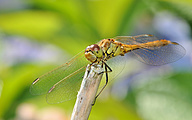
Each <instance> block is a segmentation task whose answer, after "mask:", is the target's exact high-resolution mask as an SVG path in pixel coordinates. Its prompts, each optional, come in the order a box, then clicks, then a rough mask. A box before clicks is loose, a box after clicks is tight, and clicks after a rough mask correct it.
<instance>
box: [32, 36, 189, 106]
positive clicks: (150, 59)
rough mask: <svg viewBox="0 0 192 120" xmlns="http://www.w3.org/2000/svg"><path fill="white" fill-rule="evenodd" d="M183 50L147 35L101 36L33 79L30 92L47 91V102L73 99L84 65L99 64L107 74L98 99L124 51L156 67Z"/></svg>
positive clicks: (182, 54)
mask: <svg viewBox="0 0 192 120" xmlns="http://www.w3.org/2000/svg"><path fill="white" fill-rule="evenodd" d="M185 52H186V51H185V48H184V47H183V46H181V45H180V44H178V43H176V42H171V41H169V40H166V39H158V38H157V37H155V36H153V35H150V34H142V35H137V36H117V37H115V38H109V39H103V40H101V41H99V42H98V43H97V44H93V45H89V46H88V47H87V48H86V49H85V50H83V51H81V52H80V53H79V54H77V55H76V56H74V57H73V58H72V59H70V60H69V61H68V62H66V63H65V64H63V65H61V66H59V67H57V68H55V69H53V70H51V71H50V72H47V73H45V74H44V75H42V76H40V77H38V78H37V79H35V80H34V81H33V83H32V85H31V87H30V92H31V93H32V94H33V95H43V94H46V100H47V102H48V103H61V102H64V101H68V100H71V99H73V98H76V95H77V93H78V90H79V88H80V85H81V81H82V77H83V76H84V73H85V69H86V66H87V65H88V64H90V65H92V64H93V63H94V64H101V66H102V67H103V70H104V71H105V72H104V73H105V74H106V75H105V82H104V83H105V84H104V85H103V86H102V87H101V89H100V91H99V92H98V94H97V96H96V97H95V98H97V97H98V96H99V95H100V93H101V92H102V91H103V89H104V88H105V87H106V85H107V84H108V81H109V77H108V75H109V73H110V74H112V76H115V75H118V74H119V73H120V72H121V71H117V70H116V68H113V67H111V66H113V65H114V64H119V63H120V62H121V60H122V59H121V58H123V57H125V55H126V54H128V55H130V56H132V57H134V58H136V59H137V60H139V61H141V62H143V63H145V64H148V65H154V66H159V65H164V64H168V63H172V62H175V61H177V60H179V59H180V58H182V57H183V56H184V55H185ZM115 58H120V59H117V60H116V61H115V62H116V63H115V62H114V61H112V62H110V61H111V60H112V59H115ZM109 63H110V64H109ZM115 70H116V71H115ZM114 71H115V72H114ZM111 79H112V78H111Z"/></svg>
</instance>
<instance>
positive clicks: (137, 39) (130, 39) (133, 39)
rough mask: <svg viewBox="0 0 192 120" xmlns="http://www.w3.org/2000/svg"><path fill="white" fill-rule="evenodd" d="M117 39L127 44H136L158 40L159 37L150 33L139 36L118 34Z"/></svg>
mask: <svg viewBox="0 0 192 120" xmlns="http://www.w3.org/2000/svg"><path fill="white" fill-rule="evenodd" d="M115 39H116V40H117V41H120V42H122V43H124V44H127V45H135V44H140V43H147V42H152V41H155V40H158V38H157V37H155V36H153V35H150V34H143V35H137V36H117V37H115Z"/></svg>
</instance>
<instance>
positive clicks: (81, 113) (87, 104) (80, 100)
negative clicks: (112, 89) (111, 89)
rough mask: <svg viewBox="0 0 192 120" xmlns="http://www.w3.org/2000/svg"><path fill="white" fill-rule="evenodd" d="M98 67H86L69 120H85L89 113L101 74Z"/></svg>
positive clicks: (95, 65)
mask: <svg viewBox="0 0 192 120" xmlns="http://www.w3.org/2000/svg"><path fill="white" fill-rule="evenodd" d="M101 72H103V68H102V67H101V66H100V65H97V64H93V65H92V66H91V67H90V65H88V66H87V69H86V72H85V75H84V78H83V81H82V83H81V88H80V90H79V92H78V95H77V100H76V103H75V106H74V108H73V113H72V116H71V120H87V119H88V117H89V114H90V112H91V108H92V103H93V102H94V100H95V96H96V94H97V90H98V87H99V84H100V81H101V78H102V76H103V74H98V73H101Z"/></svg>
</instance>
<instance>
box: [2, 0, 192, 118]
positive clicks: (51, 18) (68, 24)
mask: <svg viewBox="0 0 192 120" xmlns="http://www.w3.org/2000/svg"><path fill="white" fill-rule="evenodd" d="M5 1H6V0H2V1H0V2H1V3H4V2H5ZM18 1H19V2H18V4H17V5H18V6H19V7H16V8H15V7H13V6H14V3H13V1H11V0H9V1H7V2H8V4H5V3H6V2H5V3H4V5H5V7H4V8H2V9H1V8H0V43H1V46H0V47H1V48H0V55H2V58H1V60H0V119H13V118H15V117H16V116H17V112H16V111H17V109H18V106H20V105H21V104H22V103H32V104H35V105H36V106H38V109H41V108H44V107H47V106H57V107H60V108H63V109H65V112H66V113H67V114H68V115H69V116H70V114H71V112H72V106H73V104H74V101H69V102H67V103H63V104H59V105H47V103H46V102H45V99H44V96H41V97H38V98H37V97H36V96H32V95H30V93H29V92H28V90H29V86H30V84H31V83H32V80H33V79H35V78H36V77H37V76H38V75H41V74H43V73H45V72H46V71H48V70H51V69H52V68H53V66H56V65H57V63H55V64H54V63H47V64H46V62H45V64H44V61H40V62H39V63H37V62H31V61H30V62H29V61H25V62H19V63H17V64H13V65H12V64H11V65H9V64H8V63H7V61H9V60H3V59H4V57H5V56H6V55H5V54H4V53H3V51H4V49H3V48H4V44H3V43H4V42H3V41H6V40H7V39H6V38H7V37H8V36H13V37H16V36H21V37H25V38H27V39H28V40H29V41H30V42H35V43H39V44H45V45H46V44H50V45H53V46H56V47H57V48H59V49H61V50H63V51H65V52H67V53H69V54H72V55H75V54H77V53H78V52H80V51H82V50H84V49H85V48H86V46H87V45H89V44H93V43H96V42H98V41H99V40H101V39H103V38H111V37H114V36H117V35H132V33H135V28H134V27H135V25H136V24H138V23H137V21H138V20H141V21H142V16H145V15H148V16H147V17H149V16H150V17H153V16H154V15H155V14H156V13H157V12H161V11H169V12H171V13H173V14H174V15H176V16H178V17H181V18H183V19H185V20H186V21H187V22H188V23H189V25H190V26H192V16H191V15H192V13H191V11H192V1H191V0H182V1H180V0H115V1H110V0H81V1H78V0H28V1H24V0H18ZM1 3H0V4H1ZM19 4H20V5H19ZM2 5H3V4H2ZM6 6H7V7H6ZM150 24H151V23H150ZM146 30H149V29H146ZM150 30H151V31H153V29H150ZM142 32H143V33H149V32H148V31H142ZM7 41H9V40H7ZM64 62H65V61H63V63H64ZM191 77H192V74H191V72H186V71H183V72H182V73H172V74H171V75H170V77H169V78H168V79H166V78H162V79H160V80H159V81H152V82H149V83H148V84H145V85H143V86H142V87H139V88H133V89H132V90H131V91H130V92H129V93H128V95H127V97H126V99H125V100H123V102H122V101H116V100H114V99H112V98H107V99H106V100H104V101H102V100H98V101H97V103H96V105H95V106H94V107H93V109H92V112H91V114H90V119H92V120H94V119H121V120H123V119H131V120H140V119H147V120H158V119H159V120H161V119H166V118H170V119H169V120H176V118H175V117H173V116H174V115H175V116H177V115H178V116H179V117H178V119H179V120H182V119H183V120H186V119H192V117H191V116H190V115H189V114H188V113H191V112H192V109H191V106H192V101H191V98H192V96H191V89H192V81H191V80H190V78H191ZM156 79H158V78H156ZM166 85H170V86H166ZM156 88H161V89H160V90H158V89H156ZM167 88H170V89H169V90H167ZM175 89H177V90H175ZM153 94H155V96H153ZM150 95H151V96H150ZM153 97H155V98H156V99H154V101H153V102H157V103H153V102H151V104H162V105H165V104H163V103H161V102H164V103H166V100H167V101H169V100H170V101H171V103H173V104H172V105H170V104H168V103H167V104H168V105H167V106H166V105H165V106H163V107H161V108H160V109H158V108H159V106H156V108H154V106H152V105H151V104H150V103H146V104H144V103H143V104H141V103H142V101H140V100H142V99H143V100H146V101H144V102H147V100H148V99H150V98H153ZM161 97H165V99H166V100H165V101H158V98H159V100H161ZM101 98H102V97H101ZM169 98H170V99H169ZM155 100H157V101H155ZM172 100H175V101H178V102H172ZM150 101H152V100H150ZM170 101H169V102H170ZM148 102H149V101H148ZM158 102H160V103H158ZM177 104H179V107H178V106H177ZM145 105H146V106H145ZM169 105H170V106H169ZM183 106H188V107H189V108H187V111H186V114H185V113H183V114H179V113H181V111H179V108H182V107H183ZM171 107H174V108H175V111H174V108H173V109H170V108H171ZM183 109H185V108H183ZM168 110H170V111H171V113H170V116H172V118H171V117H170V116H166V115H167V114H165V113H166V112H169V111H168ZM37 111H38V110H37ZM156 111H157V112H156ZM164 111H166V112H164ZM155 112H156V114H155V115H158V114H157V113H161V114H159V115H158V116H157V118H158V119H157V118H154V115H152V114H154V113H155ZM178 112H179V113H178ZM162 114H164V116H163V117H162V116H160V115H162ZM182 115H183V116H184V115H186V116H185V117H186V118H182Z"/></svg>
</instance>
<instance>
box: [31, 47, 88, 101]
mask: <svg viewBox="0 0 192 120" xmlns="http://www.w3.org/2000/svg"><path fill="white" fill-rule="evenodd" d="M87 64H89V62H88V61H87V60H86V59H85V57H84V52H83V51H82V52H80V53H79V54H77V55H76V56H75V57H73V58H72V59H71V60H69V61H68V62H67V63H65V64H63V65H61V66H59V67H58V68H56V69H53V70H52V71H50V72H48V73H46V74H44V75H42V76H40V77H39V78H37V79H36V80H35V81H34V82H33V83H32V85H31V87H30V92H31V93H32V94H34V95H42V94H46V93H48V92H49V91H50V89H51V88H52V91H51V92H50V93H48V94H47V102H48V103H58V102H63V101H67V100H70V99H72V98H74V97H76V96H75V95H76V94H77V91H78V90H77V89H79V86H80V83H81V80H82V77H83V75H84V72H85V67H86V65H87ZM53 86H54V89H53ZM53 93H54V94H53ZM51 97H53V98H51ZM53 99H54V100H55V101H53ZM56 99H57V100H56Z"/></svg>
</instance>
